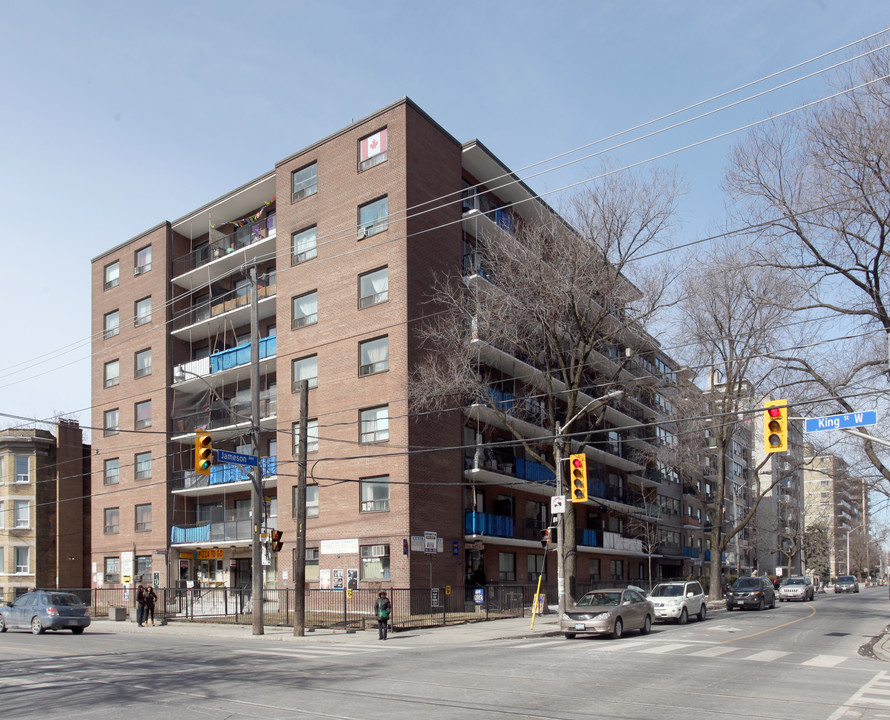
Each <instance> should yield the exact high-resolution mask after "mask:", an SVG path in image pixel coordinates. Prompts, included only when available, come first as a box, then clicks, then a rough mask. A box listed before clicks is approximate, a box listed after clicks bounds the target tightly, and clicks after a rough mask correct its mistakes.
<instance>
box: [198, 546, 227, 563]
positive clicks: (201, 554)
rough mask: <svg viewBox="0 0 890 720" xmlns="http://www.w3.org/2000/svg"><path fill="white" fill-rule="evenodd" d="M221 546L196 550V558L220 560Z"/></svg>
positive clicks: (221, 554)
mask: <svg viewBox="0 0 890 720" xmlns="http://www.w3.org/2000/svg"><path fill="white" fill-rule="evenodd" d="M222 556H223V551H222V548H205V549H204V550H198V560H222Z"/></svg>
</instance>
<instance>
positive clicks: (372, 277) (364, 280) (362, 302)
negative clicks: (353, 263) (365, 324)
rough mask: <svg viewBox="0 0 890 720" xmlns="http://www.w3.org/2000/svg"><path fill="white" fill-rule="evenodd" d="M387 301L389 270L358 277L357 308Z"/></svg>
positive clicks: (373, 271)
mask: <svg viewBox="0 0 890 720" xmlns="http://www.w3.org/2000/svg"><path fill="white" fill-rule="evenodd" d="M388 299H389V268H380V269H379V270H372V271H371V272H369V273H365V274H364V275H359V276H358V306H359V308H360V309H361V308H366V307H371V306H372V305H379V304H380V303H383V302H386V301H387V300H388Z"/></svg>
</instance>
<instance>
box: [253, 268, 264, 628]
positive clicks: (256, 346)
mask: <svg viewBox="0 0 890 720" xmlns="http://www.w3.org/2000/svg"><path fill="white" fill-rule="evenodd" d="M259 450H260V339H259V288H258V287H257V277H256V264H254V265H253V267H251V268H250V454H251V455H253V456H254V457H259ZM252 486H253V487H252V491H253V492H252V503H251V510H252V512H251V518H252V520H253V536H252V543H251V545H252V551H253V552H252V556H251V565H252V566H253V571H252V573H251V595H253V634H254V635H262V634H263V633H264V632H265V630H264V623H263V571H264V568H263V548H262V546H261V544H260V531H261V530H262V527H263V477H262V473H261V471H260V464H259V463H257V464H256V465H255V466H254V470H253V483H252Z"/></svg>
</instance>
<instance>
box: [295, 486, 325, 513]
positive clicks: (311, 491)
mask: <svg viewBox="0 0 890 720" xmlns="http://www.w3.org/2000/svg"><path fill="white" fill-rule="evenodd" d="M291 507H293V509H294V517H296V516H297V486H296V485H294V487H293V502H292V503H291ZM306 517H307V518H311V517H318V485H307V486H306Z"/></svg>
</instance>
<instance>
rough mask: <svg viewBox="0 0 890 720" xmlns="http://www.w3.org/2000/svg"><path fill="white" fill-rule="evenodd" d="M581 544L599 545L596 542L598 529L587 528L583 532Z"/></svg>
mask: <svg viewBox="0 0 890 720" xmlns="http://www.w3.org/2000/svg"><path fill="white" fill-rule="evenodd" d="M581 544H582V545H587V546H588V547H599V546H598V545H597V544H596V530H585V531H584V532H583V533H581Z"/></svg>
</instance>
